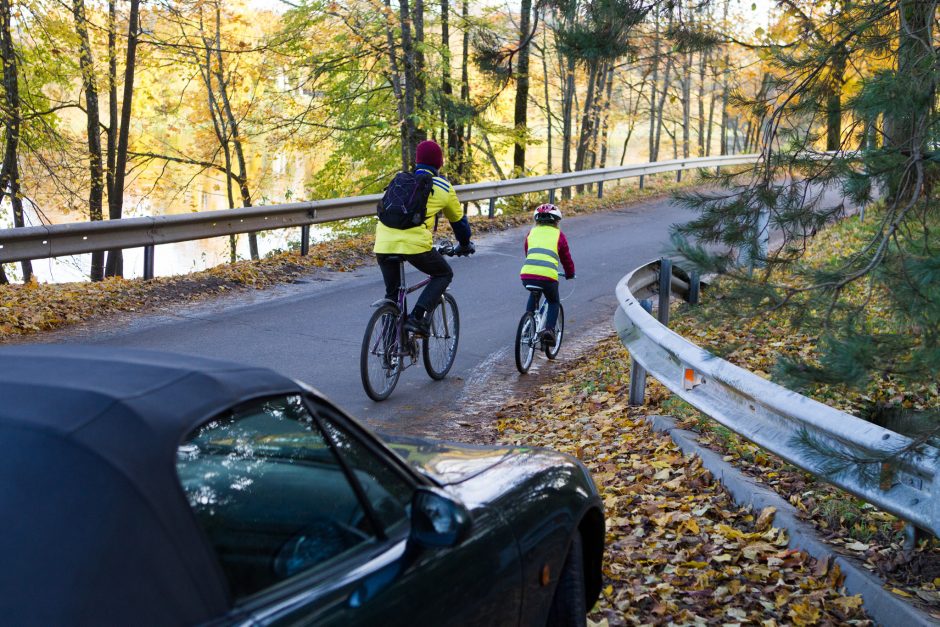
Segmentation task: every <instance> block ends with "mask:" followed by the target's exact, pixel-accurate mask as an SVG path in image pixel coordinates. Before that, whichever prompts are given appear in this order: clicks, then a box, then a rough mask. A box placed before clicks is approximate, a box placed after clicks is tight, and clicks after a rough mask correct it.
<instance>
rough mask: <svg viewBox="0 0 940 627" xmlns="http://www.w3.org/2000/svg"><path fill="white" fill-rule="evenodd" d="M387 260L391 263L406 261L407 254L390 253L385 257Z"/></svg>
mask: <svg viewBox="0 0 940 627" xmlns="http://www.w3.org/2000/svg"><path fill="white" fill-rule="evenodd" d="M385 261H388V262H390V263H405V256H404V255H388V256H387V257H385Z"/></svg>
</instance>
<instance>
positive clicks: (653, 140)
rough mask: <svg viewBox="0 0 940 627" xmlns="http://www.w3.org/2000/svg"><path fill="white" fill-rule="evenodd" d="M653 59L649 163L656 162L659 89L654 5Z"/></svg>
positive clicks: (657, 36)
mask: <svg viewBox="0 0 940 627" xmlns="http://www.w3.org/2000/svg"><path fill="white" fill-rule="evenodd" d="M653 25H654V31H653V58H652V59H651V62H652V65H653V69H652V71H651V72H650V74H652V79H653V82H652V85H653V91H652V94H651V95H650V133H649V158H650V161H656V157H657V155H656V152H657V146H656V91H657V89H658V88H659V51H660V47H659V5H658V4H657V5H656V13H655V14H654V15H653Z"/></svg>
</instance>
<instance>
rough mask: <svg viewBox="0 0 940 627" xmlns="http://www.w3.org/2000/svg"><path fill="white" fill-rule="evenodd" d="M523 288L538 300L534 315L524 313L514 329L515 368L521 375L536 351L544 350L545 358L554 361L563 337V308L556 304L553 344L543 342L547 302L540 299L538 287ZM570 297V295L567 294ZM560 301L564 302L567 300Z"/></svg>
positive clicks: (530, 362)
mask: <svg viewBox="0 0 940 627" xmlns="http://www.w3.org/2000/svg"><path fill="white" fill-rule="evenodd" d="M525 288H526V289H527V290H529V291H530V292H533V293H534V294H536V295H537V296H538V298H539V302H538V306H537V307H536V309H535V313H531V312H528V311H527V312H525V313H524V314H522V318H521V319H520V320H519V327H518V329H516V368H517V369H518V370H519V372H521V373H522V374H525V373H527V372H528V371H529V368H530V367H531V366H532V360H533V359H534V358H535V351H536V350H539V349H541V350H544V351H545V356H546V357H548V358H549V359H555V357H557V356H558V351H559V350H561V341H562V339H563V338H564V335H565V308H564V307H562V305H561V302H559V303H558V320H557V321H556V322H555V342H554V343H553V344H548V343H546V342H544V341H543V338H542V332H543V331H544V330H545V319H546V318H547V317H548V300H547V299H545V298H542V288H541V287H539V286H538V285H526V286H525ZM568 296H571V294H568ZM568 296H566V297H565V298H563V299H561V300H566V299H567V298H568Z"/></svg>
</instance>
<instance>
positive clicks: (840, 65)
mask: <svg viewBox="0 0 940 627" xmlns="http://www.w3.org/2000/svg"><path fill="white" fill-rule="evenodd" d="M847 56H848V55H847V53H846V52H845V50H844V47H843V48H842V49H840V50H838V51H836V53H835V54H833V56H832V60H831V62H830V68H829V76H828V77H827V78H828V80H827V83H826V150H839V148H841V147H842V85H843V83H844V82H845V66H846V63H847V62H848V58H847Z"/></svg>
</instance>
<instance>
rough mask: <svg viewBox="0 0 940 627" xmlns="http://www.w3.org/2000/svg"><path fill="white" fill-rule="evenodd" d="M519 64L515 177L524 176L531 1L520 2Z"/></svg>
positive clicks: (517, 69)
mask: <svg viewBox="0 0 940 627" xmlns="http://www.w3.org/2000/svg"><path fill="white" fill-rule="evenodd" d="M519 13H520V14H519V62H518V65H517V66H516V106H515V115H514V117H513V128H514V131H515V132H514V136H515V137H514V139H515V147H514V148H513V155H512V167H513V172H514V175H515V176H525V149H526V143H527V139H526V138H527V134H528V128H527V122H528V117H527V114H528V106H529V39H530V36H531V33H530V32H529V29H530V28H531V22H532V0H522V6H521V8H520V9H519Z"/></svg>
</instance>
